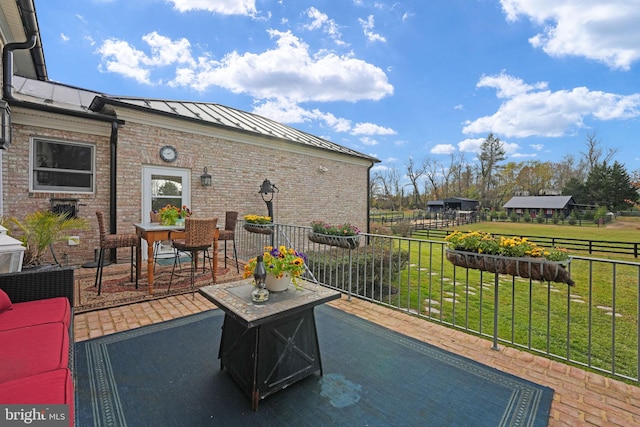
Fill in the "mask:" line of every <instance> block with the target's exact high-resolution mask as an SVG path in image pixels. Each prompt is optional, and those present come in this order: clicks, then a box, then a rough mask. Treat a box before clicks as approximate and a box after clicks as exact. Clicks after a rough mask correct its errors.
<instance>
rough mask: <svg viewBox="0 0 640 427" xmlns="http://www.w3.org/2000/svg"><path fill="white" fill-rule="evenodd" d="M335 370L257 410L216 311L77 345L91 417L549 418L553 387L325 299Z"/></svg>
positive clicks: (151, 422) (188, 422) (121, 421)
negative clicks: (226, 361) (225, 358)
mask: <svg viewBox="0 0 640 427" xmlns="http://www.w3.org/2000/svg"><path fill="white" fill-rule="evenodd" d="M315 312H316V323H317V326H318V337H319V342H320V350H321V353H322V364H323V371H324V376H322V377H321V376H319V375H312V376H310V377H307V378H306V379H304V380H302V381H300V382H298V383H296V384H294V385H292V386H289V387H288V388H286V389H284V390H282V391H280V392H278V393H275V394H273V395H271V396H268V397H267V398H266V399H264V400H262V401H261V402H260V406H259V409H258V411H257V412H254V411H252V410H251V404H250V402H249V400H248V398H247V397H246V396H245V395H244V394H242V392H241V391H240V389H239V387H237V386H236V385H235V383H234V382H233V380H232V379H231V378H230V377H229V375H228V374H227V373H226V372H225V371H222V370H220V364H219V361H218V359H217V355H218V345H219V342H220V336H221V327H222V320H223V317H224V316H223V313H222V311H221V310H211V311H209V312H206V313H201V314H197V315H193V316H188V317H185V318H181V319H176V320H171V321H168V322H163V323H160V324H155V325H151V326H146V327H143V328H139V329H135V330H131V331H127V332H121V333H117V334H113V335H109V336H106V337H101V338H96V339H92V340H89V341H84V342H80V343H77V344H76V357H75V370H76V380H77V382H76V416H77V425H78V426H80V427H85V426H131V427H142V426H154V427H157V426H189V427H197V426H245V425H246V426H284V425H288V426H491V427H495V426H536V427H537V426H546V425H547V420H548V418H549V410H550V407H551V400H552V397H553V390H552V389H550V388H547V387H542V386H539V385H537V384H534V383H531V382H529V381H526V380H523V379H521V378H518V377H516V376H513V375H510V374H506V373H503V372H500V371H498V370H496V369H493V368H490V367H487V366H485V365H482V364H480V363H477V362H474V361H472V360H469V359H466V358H462V357H459V356H457V355H454V354H452V353H448V352H446V351H443V350H441V349H438V348H436V347H433V346H431V345H428V344H425V343H422V342H420V341H417V340H414V339H411V338H408V337H406V336H404V335H401V334H398V333H396V332H393V331H390V330H388V329H386V328H383V327H380V326H379V325H376V324H374V323H371V322H368V321H366V320H362V319H359V318H358V317H355V316H353V315H349V314H346V313H344V312H342V311H340V310H337V309H334V308H331V307H328V306H321V307H317V308H316V310H315Z"/></svg>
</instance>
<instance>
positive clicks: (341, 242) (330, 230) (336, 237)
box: [308, 220, 360, 249]
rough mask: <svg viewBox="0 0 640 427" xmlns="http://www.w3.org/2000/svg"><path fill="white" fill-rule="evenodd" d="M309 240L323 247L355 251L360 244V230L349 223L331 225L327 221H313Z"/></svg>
mask: <svg viewBox="0 0 640 427" xmlns="http://www.w3.org/2000/svg"><path fill="white" fill-rule="evenodd" d="M308 237H309V240H311V241H312V242H315V243H320V244H323V245H330V246H338V247H341V248H345V249H355V248H357V247H358V245H359V243H360V229H359V228H358V227H356V226H355V225H352V224H350V223H348V222H346V223H344V224H338V225H331V224H329V223H327V222H325V221H319V220H318V221H312V222H311V231H310V232H309V234H308Z"/></svg>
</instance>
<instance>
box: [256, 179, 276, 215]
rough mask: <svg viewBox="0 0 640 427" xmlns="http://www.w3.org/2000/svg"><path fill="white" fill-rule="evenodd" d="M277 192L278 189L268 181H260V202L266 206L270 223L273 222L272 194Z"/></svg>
mask: <svg viewBox="0 0 640 427" xmlns="http://www.w3.org/2000/svg"><path fill="white" fill-rule="evenodd" d="M277 192H278V187H276V186H275V185H273V184H271V182H269V180H268V179H265V180H264V181H262V185H261V186H260V191H259V193H260V195H261V196H262V200H264V202H265V203H266V204H267V211H268V212H269V216H270V217H271V222H273V193H277Z"/></svg>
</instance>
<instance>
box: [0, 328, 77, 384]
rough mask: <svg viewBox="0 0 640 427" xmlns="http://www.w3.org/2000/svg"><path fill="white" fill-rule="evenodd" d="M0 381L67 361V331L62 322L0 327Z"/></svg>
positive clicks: (54, 367) (57, 366)
mask: <svg viewBox="0 0 640 427" xmlns="http://www.w3.org/2000/svg"><path fill="white" fill-rule="evenodd" d="M0 343H2V345H0V383H3V382H5V381H10V380H14V379H17V378H22V377H27V376H30V375H35V374H39V373H42V372H47V371H53V370H55V369H60V368H67V367H68V366H69V365H68V363H69V332H68V329H67V328H66V327H65V326H64V324H62V323H46V324H44V325H36V326H27V327H24V328H19V329H10V330H8V331H0Z"/></svg>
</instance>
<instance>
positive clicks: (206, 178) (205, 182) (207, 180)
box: [200, 166, 211, 187]
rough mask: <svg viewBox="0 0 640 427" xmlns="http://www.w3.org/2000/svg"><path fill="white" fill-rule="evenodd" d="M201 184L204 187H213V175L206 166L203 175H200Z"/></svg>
mask: <svg viewBox="0 0 640 427" xmlns="http://www.w3.org/2000/svg"><path fill="white" fill-rule="evenodd" d="M200 184H202V186H203V187H211V175H209V172H208V171H207V168H206V166H205V168H204V171H203V173H202V175H200Z"/></svg>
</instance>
